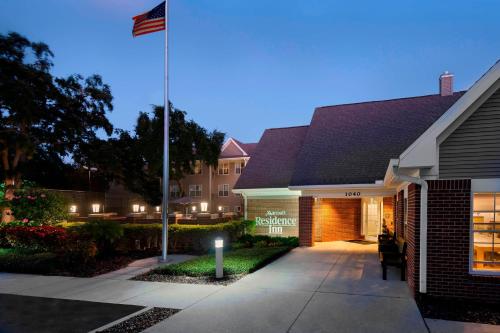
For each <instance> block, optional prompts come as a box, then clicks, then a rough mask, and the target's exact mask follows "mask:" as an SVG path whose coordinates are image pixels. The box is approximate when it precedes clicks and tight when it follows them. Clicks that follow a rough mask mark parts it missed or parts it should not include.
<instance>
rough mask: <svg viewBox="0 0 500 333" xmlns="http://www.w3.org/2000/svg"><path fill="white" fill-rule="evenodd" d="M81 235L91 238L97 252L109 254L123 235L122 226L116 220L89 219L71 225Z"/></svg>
mask: <svg viewBox="0 0 500 333" xmlns="http://www.w3.org/2000/svg"><path fill="white" fill-rule="evenodd" d="M71 230H74V231H76V232H77V233H79V234H80V236H82V237H88V238H90V239H92V240H93V241H94V242H95V243H96V245H97V249H98V252H99V253H102V254H109V253H112V252H114V251H115V248H116V244H117V242H118V241H119V240H120V239H121V238H122V237H123V233H124V232H123V227H122V225H121V224H120V223H118V222H116V221H106V220H91V221H89V222H87V223H85V224H83V225H81V226H78V227H73V228H72V229H71Z"/></svg>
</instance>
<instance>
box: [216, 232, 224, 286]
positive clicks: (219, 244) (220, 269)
mask: <svg viewBox="0 0 500 333" xmlns="http://www.w3.org/2000/svg"><path fill="white" fill-rule="evenodd" d="M223 250H224V240H223V239H222V238H220V237H219V238H216V239H215V278H216V279H222V278H223V277H224V259H223V257H222V251H223Z"/></svg>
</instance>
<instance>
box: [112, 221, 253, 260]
mask: <svg viewBox="0 0 500 333" xmlns="http://www.w3.org/2000/svg"><path fill="white" fill-rule="evenodd" d="M248 223H249V221H239V220H235V221H230V222H224V223H218V224H209V225H189V224H170V225H169V226H168V232H169V251H172V252H195V253H206V252H208V251H209V250H210V249H212V248H213V242H214V239H215V238H216V237H222V238H224V240H225V242H226V244H229V243H231V242H232V241H234V240H236V239H238V237H240V236H241V235H243V233H244V232H245V228H246V227H247V225H248ZM123 229H124V236H123V238H122V239H121V240H120V241H119V244H118V246H117V249H118V250H119V251H122V252H126V251H130V250H145V249H151V248H158V249H159V248H160V246H161V231H162V225H161V224H159V223H155V224H124V225H123Z"/></svg>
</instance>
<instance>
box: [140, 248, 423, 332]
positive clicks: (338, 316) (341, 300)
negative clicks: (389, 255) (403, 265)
mask: <svg viewBox="0 0 500 333" xmlns="http://www.w3.org/2000/svg"><path fill="white" fill-rule="evenodd" d="M388 273H389V274H388V275H389V280H387V281H384V280H382V276H381V271H380V263H379V261H378V257H377V249H376V245H360V244H353V243H348V242H332V243H321V244H319V245H318V246H315V247H312V248H297V249H294V250H293V251H292V252H291V253H290V254H288V255H286V256H284V257H282V258H281V259H279V260H277V261H275V262H274V263H272V264H270V265H268V266H266V267H264V268H262V269H261V270H259V271H257V272H255V273H253V274H250V275H248V276H246V277H245V278H243V279H241V280H240V281H237V282H236V283H234V284H232V285H230V286H228V287H226V288H222V289H219V290H217V291H215V292H214V293H213V294H211V295H210V296H208V297H206V298H203V299H201V300H200V301H199V302H197V303H194V304H193V305H190V306H188V307H186V308H185V309H184V310H183V311H181V312H179V313H178V314H176V315H174V316H172V317H171V318H169V319H167V320H165V321H163V322H161V323H159V324H157V325H155V326H153V327H151V328H150V329H148V330H147V331H146V332H148V333H153V332H170V333H172V332H192V333H195V332H249V333H253V332H273V333H279V332H356V333H364V332H366V333H378V332H391V333H392V332H404V333H421V332H422V333H426V332H428V330H427V327H426V326H425V323H424V321H423V319H422V317H421V315H420V312H419V310H418V308H417V305H416V304H415V301H414V300H413V299H412V297H411V295H410V293H409V290H408V288H407V286H406V282H402V281H399V279H398V278H399V274H398V272H397V271H396V270H392V271H389V272H388Z"/></svg>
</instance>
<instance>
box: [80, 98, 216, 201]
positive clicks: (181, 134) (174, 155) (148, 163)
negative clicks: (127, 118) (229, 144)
mask: <svg viewBox="0 0 500 333" xmlns="http://www.w3.org/2000/svg"><path fill="white" fill-rule="evenodd" d="M169 117H170V131H169V139H170V144H169V159H170V168H169V178H170V180H171V181H175V182H177V183H178V184H179V185H180V180H181V179H182V178H183V177H184V176H185V175H186V173H190V172H192V171H193V166H194V165H195V163H196V161H202V162H204V163H206V164H208V165H212V166H215V165H217V163H218V158H219V153H220V149H221V147H222V144H223V141H224V137H225V135H224V133H221V132H219V131H216V130H215V131H212V132H208V131H207V130H206V129H205V128H203V127H201V126H200V125H198V124H197V123H196V122H194V121H193V120H186V112H184V111H181V110H178V109H175V108H174V107H173V106H172V104H171V103H170V112H169ZM94 146H95V147H100V148H99V149H94V150H93V151H88V152H84V154H83V156H88V157H89V158H91V159H93V161H101V162H100V163H99V168H100V169H101V170H102V171H103V172H106V173H108V174H109V175H113V176H114V178H115V179H117V180H119V181H120V182H121V183H123V184H124V185H125V187H126V188H127V189H128V190H130V191H132V192H134V193H137V194H140V195H141V196H142V197H143V198H144V200H146V202H148V203H149V204H151V205H159V204H160V203H161V200H162V193H161V179H162V175H163V106H153V109H152V113H151V114H148V113H145V112H141V113H140V114H139V117H138V118H137V123H136V126H135V130H134V134H133V135H131V134H130V133H128V132H126V131H118V137H116V138H111V139H109V140H108V141H107V142H105V141H103V140H100V141H98V142H96V143H95V145H94ZM84 162H85V161H82V163H84ZM181 192H182V189H181Z"/></svg>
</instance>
